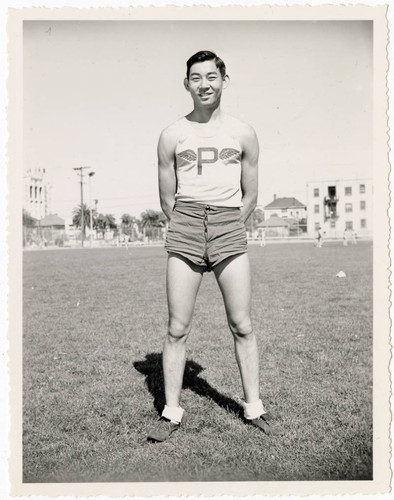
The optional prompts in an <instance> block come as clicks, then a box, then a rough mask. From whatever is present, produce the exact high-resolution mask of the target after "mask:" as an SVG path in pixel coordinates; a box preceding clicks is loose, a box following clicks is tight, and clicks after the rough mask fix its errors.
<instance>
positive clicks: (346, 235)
mask: <svg viewBox="0 0 394 500" xmlns="http://www.w3.org/2000/svg"><path fill="white" fill-rule="evenodd" d="M348 243H349V229H348V228H347V227H346V228H345V230H344V232H343V246H344V247H347V246H348Z"/></svg>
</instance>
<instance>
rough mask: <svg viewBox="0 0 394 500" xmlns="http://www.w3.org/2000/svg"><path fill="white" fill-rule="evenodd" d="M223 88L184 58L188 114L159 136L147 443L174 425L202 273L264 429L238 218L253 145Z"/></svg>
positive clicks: (222, 77)
mask: <svg viewBox="0 0 394 500" xmlns="http://www.w3.org/2000/svg"><path fill="white" fill-rule="evenodd" d="M228 84H229V77H228V76H227V74H226V67H225V65H224V63H223V61H222V60H221V59H220V58H219V57H217V56H216V54H214V53H212V52H209V51H201V52H198V53H197V54H195V55H193V56H192V57H191V58H190V59H189V60H188V61H187V73H186V78H185V80H184V85H185V88H186V90H187V91H188V92H189V93H190V95H191V97H192V99H193V104H194V109H193V111H192V112H191V113H190V114H188V115H187V116H185V117H183V118H181V119H180V120H178V121H176V122H175V123H174V124H172V125H170V126H169V127H167V128H166V129H165V130H164V131H163V132H162V133H161V136H160V139H159V144H158V163H159V191H160V201H161V207H162V209H163V212H164V213H165V215H166V217H167V218H168V220H169V228H168V232H167V237H166V250H167V252H168V261H167V299H168V308H169V321H168V332H167V336H166V339H165V343H164V350H163V372H164V390H165V399H166V404H165V407H164V410H163V413H162V415H161V417H160V419H159V420H158V422H157V423H156V425H155V426H154V428H153V429H152V430H151V431H150V432H149V434H148V440H150V441H164V440H166V439H167V438H168V437H169V436H170V435H171V434H172V433H173V432H174V431H175V430H177V429H178V428H179V427H180V423H181V420H182V415H183V412H184V410H183V409H182V408H181V407H180V396H181V389H182V382H183V374H184V369H185V362H186V346H185V344H186V339H187V337H188V335H189V333H190V330H191V322H192V316H193V311H194V305H195V301H196V296H197V292H198V289H199V286H200V283H201V279H202V276H203V273H204V272H205V271H211V270H212V271H213V272H214V274H215V277H216V280H217V283H218V285H219V287H220V290H221V293H222V296H223V299H224V305H225V310H226V314H227V320H228V324H229V327H230V330H231V332H232V334H233V336H234V343H235V355H236V360H237V363H238V367H239V370H240V375H241V381H242V386H243V391H244V401H243V406H244V416H245V419H246V421H247V422H249V423H251V424H252V425H254V426H256V427H258V428H259V429H261V430H263V431H264V432H265V433H267V434H269V431H270V425H269V423H268V415H267V413H266V411H265V409H264V407H263V404H262V401H261V399H260V397H259V357H258V350H257V343H256V338H255V335H254V333H253V331H252V326H251V320H250V302H251V290H250V269H249V259H248V255H247V253H246V252H247V241H246V231H245V221H246V220H247V218H248V217H249V216H250V215H251V213H252V212H253V210H254V208H255V207H256V203H257V180H258V155H259V145H258V141H257V137H256V134H255V132H254V130H253V129H252V127H250V126H249V125H246V124H244V123H242V122H241V121H239V120H237V119H235V118H232V117H230V116H229V115H227V114H225V113H223V112H222V111H221V108H220V101H221V97H222V91H223V90H224V89H225V88H226V87H227V86H228ZM214 334H215V332H212V335H214Z"/></svg>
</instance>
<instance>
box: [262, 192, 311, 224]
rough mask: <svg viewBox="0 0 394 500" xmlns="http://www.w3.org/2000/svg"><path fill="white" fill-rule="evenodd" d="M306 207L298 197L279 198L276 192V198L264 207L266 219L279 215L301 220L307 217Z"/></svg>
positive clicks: (284, 217)
mask: <svg viewBox="0 0 394 500" xmlns="http://www.w3.org/2000/svg"><path fill="white" fill-rule="evenodd" d="M306 208H307V207H306V206H305V205H303V204H302V203H301V202H299V201H298V200H297V199H296V198H277V197H276V195H275V194H274V200H273V201H272V202H271V203H269V204H268V205H266V206H265V207H264V212H265V219H269V218H270V217H272V216H277V217H281V218H282V219H288V218H292V219H296V220H298V221H301V220H302V219H305V218H306Z"/></svg>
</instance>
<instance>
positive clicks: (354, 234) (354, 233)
mask: <svg viewBox="0 0 394 500" xmlns="http://www.w3.org/2000/svg"><path fill="white" fill-rule="evenodd" d="M352 243H353V245H357V233H356V231H352Z"/></svg>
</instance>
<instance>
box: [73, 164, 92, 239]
mask: <svg viewBox="0 0 394 500" xmlns="http://www.w3.org/2000/svg"><path fill="white" fill-rule="evenodd" d="M86 168H90V167H75V168H74V170H76V171H79V173H78V175H79V176H80V178H81V245H82V248H83V243H84V240H85V214H84V212H83V175H84V173H83V171H84V170H85V169H86Z"/></svg>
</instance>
